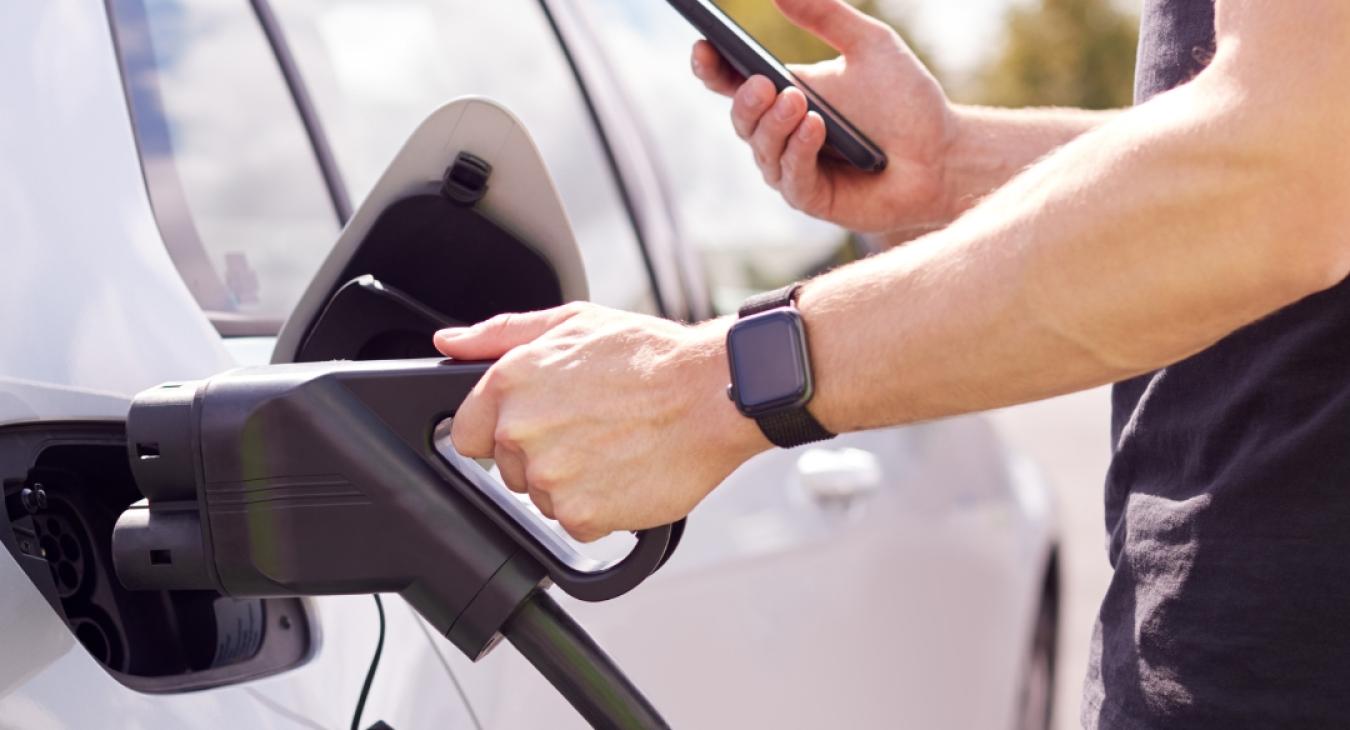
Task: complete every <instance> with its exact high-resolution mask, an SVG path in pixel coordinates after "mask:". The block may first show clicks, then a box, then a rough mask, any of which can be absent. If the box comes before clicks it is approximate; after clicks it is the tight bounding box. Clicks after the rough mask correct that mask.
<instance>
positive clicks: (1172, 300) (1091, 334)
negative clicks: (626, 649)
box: [800, 0, 1350, 431]
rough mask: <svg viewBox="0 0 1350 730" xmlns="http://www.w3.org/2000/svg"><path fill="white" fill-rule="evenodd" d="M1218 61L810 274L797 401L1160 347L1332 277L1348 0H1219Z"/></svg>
mask: <svg viewBox="0 0 1350 730" xmlns="http://www.w3.org/2000/svg"><path fill="white" fill-rule="evenodd" d="M1219 31H1220V41H1219V48H1218V55H1217V57H1216V59H1215V61H1214V64H1213V66H1212V67H1211V68H1210V69H1208V70H1207V71H1205V72H1204V73H1202V74H1201V75H1200V76H1199V77H1198V78H1196V79H1195V80H1194V81H1193V82H1191V83H1190V84H1188V85H1186V86H1184V87H1182V88H1180V89H1177V90H1175V91H1173V92H1171V93H1168V94H1165V95H1163V96H1161V97H1159V98H1157V99H1155V100H1154V101H1152V102H1150V103H1148V104H1145V105H1143V106H1141V107H1139V108H1136V109H1134V110H1131V111H1129V112H1127V113H1124V114H1122V115H1120V116H1119V117H1118V118H1116V119H1114V120H1112V121H1110V122H1109V123H1107V124H1104V125H1102V126H1101V127H1100V128H1098V129H1097V130H1095V131H1093V132H1090V133H1088V134H1086V135H1084V136H1082V137H1081V138H1079V139H1078V140H1077V141H1075V142H1073V143H1071V144H1069V145H1067V146H1065V147H1064V148H1062V149H1060V150H1059V151H1058V152H1056V153H1055V154H1053V155H1052V156H1051V157H1049V158H1048V159H1046V160H1045V161H1043V162H1042V163H1040V164H1038V165H1036V166H1035V167H1033V168H1032V169H1030V170H1029V171H1027V173H1026V174H1023V175H1021V176H1020V177H1018V178H1017V179H1015V180H1014V181H1012V182H1011V183H1010V184H1009V185H1008V186H1006V187H1004V188H1003V189H1001V190H1000V191H998V192H997V193H996V194H995V195H994V196H992V197H991V198H989V199H988V200H987V201H985V202H984V203H983V204H982V205H980V206H979V207H978V208H976V209H974V210H972V211H971V212H970V213H969V214H968V215H967V216H965V217H964V218H962V219H961V220H959V221H958V222H957V223H956V224H954V225H953V226H952V227H951V228H949V229H947V230H945V231H942V232H939V233H936V234H933V235H931V236H928V237H926V238H924V239H921V240H919V241H917V242H915V243H914V244H911V245H910V246H908V247H905V248H904V249H897V250H895V251H892V252H889V253H887V254H885V255H882V256H879V257H876V258H874V259H872V260H868V261H865V262H861V263H859V264H856V265H854V266H850V267H848V268H845V269H843V270H840V271H838V272H835V273H833V274H830V275H827V276H824V277H822V278H820V279H818V280H816V281H813V282H811V283H810V284H809V285H808V286H807V287H806V289H805V290H804V292H803V294H802V297H801V300H800V305H801V309H802V311H803V313H804V317H805V319H806V321H807V323H808V327H809V332H810V336H811V348H812V354H813V357H814V358H815V360H814V361H815V363H816V368H817V387H818V390H817V393H818V396H817V398H818V399H817V401H816V403H815V405H814V406H813V410H814V411H816V412H817V414H818V416H819V417H820V418H822V420H823V421H824V422H825V423H826V424H827V425H830V426H833V427H834V428H836V429H838V430H841V431H842V430H852V429H858V428H866V427H871V426H880V425H883V424H894V423H903V422H909V421H915V420H919V419H926V418H934V417H939V416H945V415H951V414H955V413H962V412H968V411H976V410H983V409H987V408H993V407H997V406H1002V405H1007V404H1012V403H1019V402H1025V401H1029V400H1034V399H1038V398H1042V397H1046V396H1051V395H1055V394H1059V393H1065V392H1069V391H1073V390H1077V389H1081V388H1085V387H1088V386H1093V385H1098V384H1102V383H1107V382H1112V381H1115V380H1119V379H1122V378H1124V377H1127V376H1131V375H1134V374H1138V373H1141V372H1146V371H1148V370H1151V369H1154V368H1157V367H1160V366H1163V365H1166V364H1169V363H1171V362H1174V361H1176V360H1179V359H1181V358H1184V357H1186V356H1188V355H1190V354H1192V353H1194V352H1196V351H1198V350H1200V349H1203V348H1205V347H1207V346H1208V345H1210V344H1212V343H1213V342H1215V341H1216V340H1218V339H1220V338H1222V337H1224V336H1225V335H1227V334H1229V333H1230V332H1232V331H1233V330H1235V329H1237V328H1238V327H1241V326H1242V325H1245V324H1247V323H1249V322H1252V321H1253V320H1255V319H1258V318H1260V317H1262V316H1264V315H1266V314H1268V313H1270V312H1272V311H1274V310H1276V309H1278V308H1280V307H1282V306H1284V305H1287V304H1289V303H1291V302H1293V301H1295V300H1298V299H1301V298H1303V297H1305V296H1307V295H1309V294H1312V293H1314V292H1316V291H1318V290H1320V289H1323V288H1326V287H1328V286H1331V285H1333V284H1335V283H1337V282H1339V281H1340V280H1342V279H1343V278H1344V277H1345V276H1346V274H1347V271H1348V270H1350V269H1347V265H1348V261H1350V245H1347V244H1348V243H1350V241H1347V234H1346V232H1345V223H1344V214H1345V210H1346V206H1347V203H1350V151H1348V150H1347V146H1346V145H1345V144H1344V143H1343V140H1344V138H1345V134H1346V132H1347V130H1350V105H1347V104H1346V102H1345V101H1344V95H1343V94H1341V93H1340V92H1338V91H1337V89H1338V88H1340V87H1341V86H1342V85H1343V78H1344V75H1343V74H1344V69H1346V68H1350V55H1348V54H1347V52H1346V50H1345V48H1344V46H1345V44H1344V43H1343V39H1344V38H1345V36H1346V34H1347V32H1350V7H1347V6H1344V5H1342V4H1320V3H1319V4H1302V3H1300V4H1292V5H1291V4H1271V3H1260V2H1255V1H1251V2H1244V1H1238V0H1228V1H1227V2H1221V3H1220V14H1219Z"/></svg>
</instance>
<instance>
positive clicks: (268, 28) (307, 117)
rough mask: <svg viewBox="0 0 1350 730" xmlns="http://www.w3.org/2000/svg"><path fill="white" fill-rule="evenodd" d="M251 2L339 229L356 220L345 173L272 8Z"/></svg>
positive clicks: (259, 1) (261, 0)
mask: <svg viewBox="0 0 1350 730" xmlns="http://www.w3.org/2000/svg"><path fill="white" fill-rule="evenodd" d="M249 2H250V4H251V5H252V6H253V14H254V15H256V16H257V17H258V25H260V26H262V30H263V35H265V36H267V43H268V45H270V46H271V47H272V55H273V57H275V58H276V61H277V67H278V68H280V69H281V76H282V78H284V79H285V80H286V87H287V88H288V89H290V92H291V100H292V101H294V102H295V110H296V112H298V113H299V114H300V122H301V123H302V124H303V125H304V126H305V135H306V136H308V137H309V146H310V148H311V149H313V150H314V159H315V161H316V162H318V163H319V171H320V172H321V173H322V174H323V181H324V184H325V185H326V186H327V187H328V198H329V199H330V200H331V201H332V202H333V212H334V213H335V214H336V215H337V219H338V225H339V226H345V225H347V221H349V220H351V219H352V201H351V197H350V196H349V195H348V193H347V183H346V182H345V181H344V180H343V179H342V171H341V170H340V169H339V168H338V164H337V157H336V156H335V155H334V154H333V146H332V145H331V144H329V141H328V135H327V134H326V133H325V132H324V129H323V124H322V123H321V122H320V121H319V113H318V111H317V110H316V109H315V108H314V100H313V99H312V98H311V97H310V95H309V88H308V87H307V86H305V80H304V78H303V77H301V75H300V68H299V66H297V65H296V63H295V56H294V55H292V54H291V47H290V45H289V44H288V43H287V42H286V35H285V33H283V32H282V30H281V24H280V23H279V22H277V18H276V15H275V14H274V13H273V12H272V6H271V4H270V3H268V2H267V0H249Z"/></svg>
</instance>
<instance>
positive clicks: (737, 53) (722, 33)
mask: <svg viewBox="0 0 1350 730" xmlns="http://www.w3.org/2000/svg"><path fill="white" fill-rule="evenodd" d="M667 1H668V2H669V3H670V5H671V6H672V7H674V8H675V9H676V10H678V11H679V13H680V15H683V16H684V18H685V20H688V21H689V22H690V24H692V25H693V26H694V27H695V28H697V29H698V31H699V32H700V33H702V34H703V37H704V38H706V39H708V42H709V43H711V44H712V45H713V47H714V48H716V49H717V51H718V52H719V53H721V54H722V57H723V58H725V59H726V60H727V63H730V64H731V66H732V67H733V68H735V69H736V70H737V71H738V72H740V73H741V74H742V75H744V76H747V77H749V76H756V75H759V76H765V77H767V78H768V79H769V80H770V81H772V82H773V85H774V86H776V87H777V88H778V91H779V92H782V91H783V90H784V89H786V88H787V87H788V86H795V87H797V88H798V89H800V90H801V92H802V93H803V94H805V95H806V102H807V106H808V107H809V108H810V109H811V110H812V111H814V112H816V113H817V114H819V115H820V116H821V119H823V120H824V121H825V143H826V145H827V146H828V147H829V148H830V150H832V151H833V152H834V153H835V154H836V155H837V156H838V157H840V158H841V159H843V160H844V161H846V162H848V163H849V164H850V165H853V166H854V167H856V168H858V169H859V170H863V171H866V172H881V171H882V170H884V169H886V153H885V152H883V151H882V150H881V148H880V147H878V146H877V145H876V144H875V143H873V142H872V140H870V139H868V138H867V135H865V134H863V133H862V132H861V131H859V130H858V128H857V127H855V126H853V124H852V123H851V122H849V121H848V119H846V118H845V117H844V115H842V114H840V113H839V112H838V111H836V110H835V108H834V107H832V106H830V104H829V102H827V101H825V99H824V98H823V97H821V96H820V95H819V94H817V93H816V92H815V91H814V90H813V89H812V88H811V87H810V86H808V85H807V84H806V82H804V81H802V80H801V79H799V78H797V77H796V76H795V75H792V74H790V73H789V75H788V76H786V77H785V76H783V74H782V73H780V72H779V71H778V70H777V69H775V68H774V67H773V66H772V65H771V64H769V63H768V62H767V61H765V60H764V59H763V58H761V57H760V55H759V54H758V53H757V52H756V51H755V49H753V48H751V47H749V46H748V45H747V44H746V41H745V40H744V39H742V38H741V37H740V35H738V34H737V32H736V31H737V30H739V31H740V32H741V33H743V34H744V35H745V37H746V38H750V37H751V36H750V34H749V33H746V32H745V29H744V28H742V27H741V26H740V25H739V24H737V23H736V21H735V20H734V19H732V18H731V16H729V15H727V14H726V13H725V12H723V11H722V9H721V8H718V7H717V6H716V5H714V4H713V3H712V2H711V0H667ZM764 53H765V54H766V55H772V54H770V53H769V52H768V51H767V50H764Z"/></svg>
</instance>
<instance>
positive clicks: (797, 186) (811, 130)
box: [779, 112, 825, 209]
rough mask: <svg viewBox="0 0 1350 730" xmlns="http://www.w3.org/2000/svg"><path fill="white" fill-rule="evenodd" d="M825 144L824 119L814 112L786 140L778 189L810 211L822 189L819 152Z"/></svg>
mask: <svg viewBox="0 0 1350 730" xmlns="http://www.w3.org/2000/svg"><path fill="white" fill-rule="evenodd" d="M824 145H825V120H824V119H821V118H820V115H819V114H817V113H815V112H810V113H808V114H807V115H806V118H805V119H803V120H802V123H801V124H799V125H798V126H797V129H796V131H794V132H793V133H792V136H790V137H789V138H788V140H787V145H786V147H785V148H784V150H783V159H782V163H781V168H782V177H781V179H780V181H779V189H780V190H781V191H782V193H783V197H784V198H786V199H787V200H788V202H790V203H792V204H793V205H795V206H797V207H798V208H803V209H806V208H809V207H810V203H809V201H810V200H811V199H812V198H813V197H814V196H815V194H816V192H817V191H819V190H820V188H821V181H820V174H821V173H820V150H821V148H822V147H823V146H824Z"/></svg>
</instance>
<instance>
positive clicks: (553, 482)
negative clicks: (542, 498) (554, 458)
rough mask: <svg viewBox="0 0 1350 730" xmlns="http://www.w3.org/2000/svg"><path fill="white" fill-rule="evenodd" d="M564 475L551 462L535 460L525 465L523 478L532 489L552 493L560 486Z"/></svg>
mask: <svg viewBox="0 0 1350 730" xmlns="http://www.w3.org/2000/svg"><path fill="white" fill-rule="evenodd" d="M563 479H564V475H563V472H562V470H561V469H559V468H557V467H556V466H555V465H554V464H553V463H552V462H546V461H539V460H535V461H533V462H531V463H530V464H529V465H528V466H526V467H525V480H526V481H527V482H529V483H530V487H531V488H532V489H537V490H539V491H540V492H543V493H544V494H552V493H554V492H556V491H557V490H558V487H560V486H562V483H563Z"/></svg>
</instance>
